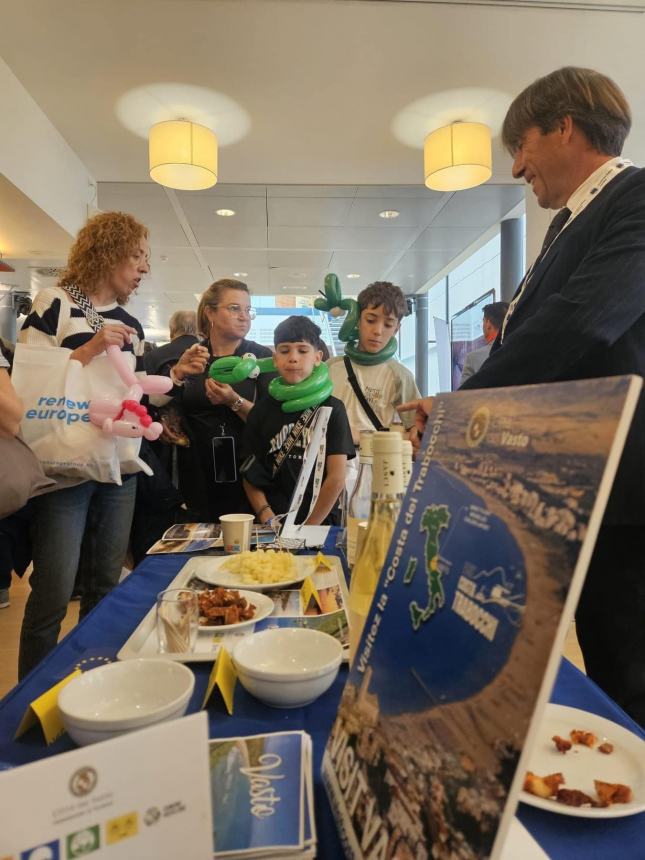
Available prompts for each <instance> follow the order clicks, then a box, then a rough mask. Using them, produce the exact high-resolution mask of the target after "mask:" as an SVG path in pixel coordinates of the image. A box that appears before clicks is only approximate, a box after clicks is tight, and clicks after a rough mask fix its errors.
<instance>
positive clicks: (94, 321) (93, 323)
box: [63, 284, 105, 334]
mask: <svg viewBox="0 0 645 860" xmlns="http://www.w3.org/2000/svg"><path fill="white" fill-rule="evenodd" d="M63 289H64V290H65V292H66V293H67V294H68V295H69V296H71V297H72V298H73V299H74V301H75V302H76V304H77V305H78V306H79V308H80V309H81V310H82V311H83V316H84V317H85V319H86V320H87V324H88V325H89V327H90V328H91V329H92V331H93V332H94V333H95V334H96V333H98V332H99V331H101V329H102V328H103V326H104V324H105V320H104V319H103V317H102V316H101V314H100V313H99V312H98V311H97V310H96V308H95V307H94V305H93V304H92V299H90V298H89V297H88V296H86V295H85V293H84V292H83V291H82V290H79V288H78V287H77V286H76V285H75V284H65V286H64V287H63Z"/></svg>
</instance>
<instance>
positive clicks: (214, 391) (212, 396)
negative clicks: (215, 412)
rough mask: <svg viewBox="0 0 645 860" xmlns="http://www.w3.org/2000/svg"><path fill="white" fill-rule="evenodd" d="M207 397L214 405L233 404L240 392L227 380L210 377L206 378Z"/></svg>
mask: <svg viewBox="0 0 645 860" xmlns="http://www.w3.org/2000/svg"><path fill="white" fill-rule="evenodd" d="M206 397H207V398H208V399H209V400H210V402H211V403H212V404H213V406H232V405H233V404H234V403H235V401H236V400H238V398H239V394H238V393H237V392H236V391H235V390H234V389H233V388H231V386H230V385H228V384H227V383H226V382H217V381H216V380H214V379H210V378H209V379H207V380H206Z"/></svg>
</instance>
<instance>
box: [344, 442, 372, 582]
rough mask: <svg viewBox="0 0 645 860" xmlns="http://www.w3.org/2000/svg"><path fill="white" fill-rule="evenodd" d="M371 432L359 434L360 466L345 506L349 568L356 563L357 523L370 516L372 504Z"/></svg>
mask: <svg viewBox="0 0 645 860" xmlns="http://www.w3.org/2000/svg"><path fill="white" fill-rule="evenodd" d="M373 435H374V433H373V432H372V431H367V430H364V431H363V432H362V433H361V445H360V448H359V452H358V456H359V460H360V465H359V467H358V477H357V478H356V483H355V484H354V489H353V491H352V494H351V496H350V497H349V503H348V505H347V563H348V564H349V566H350V568H351V567H352V566H353V565H354V562H355V561H356V556H357V552H356V530H357V528H358V523H359V522H361V521H362V520H366V519H368V518H369V515H370V506H371V504H372V436H373Z"/></svg>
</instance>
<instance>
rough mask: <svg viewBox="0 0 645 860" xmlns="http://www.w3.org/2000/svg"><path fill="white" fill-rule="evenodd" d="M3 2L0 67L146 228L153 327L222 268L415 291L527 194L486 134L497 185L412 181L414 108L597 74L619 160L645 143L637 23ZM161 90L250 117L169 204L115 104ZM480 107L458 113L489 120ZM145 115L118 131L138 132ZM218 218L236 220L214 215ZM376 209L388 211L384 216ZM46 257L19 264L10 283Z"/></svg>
mask: <svg viewBox="0 0 645 860" xmlns="http://www.w3.org/2000/svg"><path fill="white" fill-rule="evenodd" d="M1 11H2V32H3V40H2V46H1V47H0V52H1V54H2V57H3V59H4V60H5V62H6V63H7V64H8V65H9V66H10V68H11V69H12V71H13V72H14V74H15V75H16V76H17V77H18V79H19V80H20V82H21V83H22V84H23V85H24V86H25V87H26V89H27V90H28V91H29V93H30V94H31V95H32V96H33V98H34V99H35V101H36V102H37V103H38V105H39V106H40V108H41V109H42V110H43V111H44V112H45V113H46V115H47V116H48V117H49V119H50V120H51V122H52V123H53V124H54V125H55V126H56V128H57V129H58V130H59V131H60V132H61V134H62V135H63V137H64V138H65V139H66V141H67V142H68V144H69V145H70V146H71V147H72V149H73V150H74V151H75V152H76V153H77V155H78V156H79V158H80V159H81V160H82V161H83V162H84V163H85V165H86V166H87V168H88V169H89V171H90V172H91V173H92V174H93V175H94V177H95V178H96V180H97V181H98V183H99V185H98V205H99V206H100V207H101V208H103V209H106V208H111V207H115V208H117V207H118V208H122V209H127V210H128V211H132V212H133V213H134V214H135V215H138V216H139V217H140V218H141V219H142V220H143V221H144V222H145V223H146V224H147V225H148V226H149V227H150V229H151V238H152V245H153V251H154V260H153V263H154V269H153V274H152V277H151V278H150V279H149V280H148V281H147V282H146V284H145V286H144V287H143V288H142V290H141V293H142V295H141V297H140V299H139V302H138V304H139V306H140V307H141V308H142V309H143V305H144V304H147V303H152V302H155V308H154V311H155V312H154V317H155V318H157V319H158V320H161V321H163V320H164V319H165V318H166V317H167V315H168V313H169V312H172V310H173V309H175V307H177V306H179V304H183V305H184V306H185V304H186V300H192V294H193V293H195V292H199V291H200V290H201V289H202V288H203V286H204V285H205V284H206V283H208V282H209V281H210V280H211V279H213V278H215V277H220V276H223V275H228V274H232V273H233V272H235V271H246V272H248V273H249V275H248V281H249V283H250V285H251V286H252V288H253V289H254V290H257V291H258V292H278V290H281V288H282V287H283V286H284V285H285V284H291V283H292V282H293V283H294V284H298V283H300V284H306V285H307V286H313V287H314V291H315V290H317V289H318V288H319V286H320V284H321V282H322V277H323V275H324V274H325V272H327V271H329V270H330V269H331V270H332V271H337V273H338V274H339V275H340V276H341V278H343V282H344V285H345V287H346V288H349V286H350V285H351V284H352V282H351V281H346V280H345V278H344V276H345V275H346V274H347V273H349V272H358V273H360V274H361V278H360V279H359V280H358V281H354V284H355V286H356V287H357V288H360V286H362V285H364V284H365V283H368V282H369V280H370V279H373V278H374V277H388V278H390V279H393V280H395V281H398V282H399V283H401V284H402V286H404V288H406V290H408V286H407V281H409V282H410V284H409V290H408V291H412V290H413V289H419V288H420V287H421V286H422V285H423V284H424V283H425V282H427V280H428V277H432V274H433V273H436V272H437V271H439V270H441V269H442V268H443V267H444V266H445V265H446V264H447V263H448V262H449V261H450V260H451V259H454V258H455V257H457V256H458V255H459V253H460V252H461V251H463V250H464V248H466V247H467V246H468V245H469V244H471V243H472V241H473V240H475V239H476V238H477V237H478V236H479V235H481V234H482V233H483V232H484V231H485V230H486V229H487V228H488V226H490V224H491V223H493V222H494V221H495V220H498V219H499V218H500V217H501V216H503V215H504V214H505V213H506V212H507V211H508V210H509V209H511V208H512V207H513V206H514V205H515V203H516V202H517V200H518V199H519V197H521V196H522V193H523V192H522V188H521V186H509V187H504V185H505V183H509V182H510V181H511V177H510V159H509V158H508V156H507V155H506V154H505V153H503V151H502V150H501V149H500V147H499V145H498V143H497V142H496V143H495V145H494V175H493V179H492V180H491V184H490V185H486V186H482V187H481V188H480V189H476V190H474V191H472V192H462V193H460V194H458V195H455V196H452V197H449V196H447V195H437V194H433V193H431V192H429V191H428V190H427V189H425V188H424V187H423V185H422V154H421V149H420V147H421V145H422V139H420V140H418V142H417V144H416V146H410V145H406V144H404V143H402V142H401V140H400V139H399V138H398V137H397V135H396V134H395V131H396V128H397V126H396V122H395V121H396V119H397V117H399V118H400V116H401V114H402V112H404V109H405V108H406V107H408V106H410V105H412V104H413V103H414V104H415V105H417V104H419V103H421V104H423V103H425V102H427V103H428V104H430V103H432V104H443V105H445V104H448V105H450V104H451V99H452V98H453V95H454V100H455V101H456V100H457V95H456V93H455V91H457V92H459V93H463V92H464V91H467V92H469V93H472V92H473V91H475V90H476V89H477V88H480V89H481V90H482V92H485V93H487V94H490V93H491V92H492V93H494V94H497V96H496V104H497V105H498V106H499V104H500V103H503V102H504V100H506V102H507V103H508V102H510V99H511V98H512V96H513V95H514V94H515V93H517V92H518V91H519V90H520V89H521V88H522V87H523V86H525V85H526V84H527V83H529V82H530V81H531V80H533V79H534V78H535V77H537V76H539V75H541V74H544V73H547V72H549V71H551V70H552V69H554V68H557V67H559V66H561V65H565V64H569V63H570V64H575V65H586V66H591V67H595V68H598V69H600V70H601V71H604V72H606V73H608V74H610V75H611V76H612V77H614V78H615V79H616V80H617V81H618V82H619V84H620V85H621V86H622V87H623V89H624V90H625V92H626V94H627V97H628V99H629V100H630V102H631V104H632V107H633V110H634V128H633V131H632V134H631V137H630V139H629V141H628V146H627V148H626V155H627V156H629V157H632V158H634V160H636V161H638V160H639V156H641V160H642V155H643V153H644V152H645V102H644V100H643V97H642V96H643V82H642V63H641V61H640V60H639V59H638V58H639V57H641V56H642V45H643V43H644V42H645V16H643V15H642V14H636V13H618V12H590V11H575V10H571V9H568V10H561V9H542V8H516V7H514V6H512V5H511V4H508V5H506V6H493V7H490V6H473V5H472V4H471V5H434V4H428V3H421V2H416V3H400V2H396V3H391V2H387V0H374V2H365V0H363V2H351V0H101V2H100V3H98V2H95V3H88V2H87V0H56V3H52V2H51V0H2V3H1ZM155 84H174V85H179V87H180V88H181V87H182V86H185V87H190V88H192V89H190V90H186V92H187V93H189V94H191V98H192V97H193V96H192V94H194V93H195V92H196V90H195V89H194V88H196V87H200V88H202V89H204V90H205V92H206V94H207V95H208V97H209V98H210V102H209V104H210V103H222V98H223V97H226V99H227V100H228V101H227V104H228V105H229V107H230V105H231V104H233V105H237V106H238V108H239V111H238V113H243V114H244V115H245V116H246V117H247V118H248V121H249V123H248V130H247V131H246V132H244V129H243V128H242V126H240V127H239V129H238V131H239V133H241V134H243V136H242V137H241V138H239V139H237V141H236V142H233V143H230V144H229V145H225V146H221V148H220V173H219V184H218V185H217V186H216V187H215V189H213V190H212V191H209V192H193V193H174V192H170V193H169V194H167V193H166V192H164V190H163V189H161V188H160V187H158V186H156V185H154V184H153V183H150V182H149V181H148V176H147V147H146V141H145V140H144V139H143V138H142V137H140V136H138V135H137V134H135V133H134V132H133V131H131V130H129V129H128V128H126V127H125V125H124V124H123V123H122V121H121V119H120V118H119V116H120V114H119V111H121V114H122V113H123V105H124V97H126V96H127V95H128V94H129V93H132V92H133V91H135V90H137V89H140V88H142V87H143V88H145V87H148V88H150V87H152V86H153V85H155ZM174 91H175V92H176V86H175V89H174ZM218 94H219V95H218ZM451 94H453V95H451ZM187 98H188V95H187ZM481 98H482V100H483V101H482V103H481V104H479V105H474V104H473V105H470V106H469V105H468V104H461V103H460V104H459V108H460V109H463V111H464V112H465V113H467V111H468V109H469V107H473V108H474V107H477V108H478V109H480V110H481V111H483V112H484V113H485V112H486V110H487V104H488V102H486V100H485V97H484V96H483V95H482V96H481ZM486 98H488V96H486ZM218 99H219V102H218ZM126 101H127V99H126ZM491 103H492V102H491ZM140 104H141V109H140V111H139V115H136V116H134V117H131V120H132V122H131V123H130V125H132V126H133V127H134V126H137V125H139V126H142V127H143V128H145V125H146V122H147V119H146V116H147V115H146V111H147V110H148V108H149V104H148V103H146V101H145V100H144V101H142V102H140ZM184 107H185V109H184V111H183V113H184V115H188V114H190V110H191V104H186V105H185V106H184ZM193 107H194V109H195V110H196V111H197V108H198V107H199V106H198V105H197V104H195V105H194V106H193ZM235 116H237V114H236V113H235V111H231V110H228V112H226V111H224V110H223V109H222V112H221V113H220V114H219V115H218V116H217V117H216V124H217V125H218V127H216V128H215V130H216V131H218V132H219V134H220V137H222V139H229V138H233V139H234V138H235V134H234V133H233V131H234V129H232V127H231V126H232V123H233V120H234V118H235ZM464 118H468V117H466V116H464ZM3 119H4V121H5V122H10V121H11V117H3ZM240 129H241V131H240ZM397 133H398V132H397ZM1 145H2V143H1V138H0V147H1ZM388 186H392V187H388ZM216 204H217V205H216ZM220 207H226V208H232V209H235V211H236V215H235V216H234V217H233V218H229V219H224V218H220V217H218V216H216V215H214V210H215V209H216V208H220ZM384 208H395V209H398V210H399V211H400V212H401V215H400V217H399V218H398V219H396V220H394V221H389V222H385V221H382V219H380V218H378V211H380V210H381V209H384ZM23 245H24V246H25V247H26V248H29V249H32V248H37V247H38V245H36V246H34V244H33V242H32V243H31V244H29V243H23ZM59 246H60V243H59ZM40 247H45V246H40ZM46 247H51V243H50V244H49V245H47V246H46ZM162 256H167V257H168V260H167V262H165V263H162V262H161V259H160V258H161V257H162ZM42 262H43V260H42V259H39V258H38V256H37V255H33V256H32V257H30V258H27V257H25V258H24V259H20V260H19V261H18V263H17V265H16V268H17V269H18V272H17V277H18V276H21V277H22V276H23V275H24V273H25V272H29V271H30V270H29V266H30V265H31V266H33V265H36V264H38V263H40V264H42ZM45 262H55V260H53V259H47V260H46V261H45ZM410 275H412V277H410ZM37 283H39V282H38V281H37V280H36V281H32V284H37ZM303 292H304V291H303ZM151 317H152V315H151Z"/></svg>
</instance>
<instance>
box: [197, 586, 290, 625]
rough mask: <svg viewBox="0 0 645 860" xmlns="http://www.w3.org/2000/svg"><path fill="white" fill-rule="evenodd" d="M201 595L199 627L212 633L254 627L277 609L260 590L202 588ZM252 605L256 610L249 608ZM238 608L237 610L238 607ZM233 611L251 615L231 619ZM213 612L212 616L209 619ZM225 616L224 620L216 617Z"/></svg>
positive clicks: (237, 613) (234, 613)
mask: <svg viewBox="0 0 645 860" xmlns="http://www.w3.org/2000/svg"><path fill="white" fill-rule="evenodd" d="M198 597H199V629H200V630H206V631H208V632H211V633H228V632H229V631H231V630H242V629H243V628H244V627H250V626H251V625H252V624H256V623H257V622H258V621H262V619H263V618H268V616H269V615H271V613H272V612H273V610H274V609H275V604H274V602H273V601H272V600H271V598H270V597H267V596H266V595H265V594H261V593H260V592H258V591H242V590H241V589H223V588H213V589H208V590H207V591H200V592H199V593H198ZM250 608H252V613H251V612H249V609H250ZM236 609H237V612H236V611H235V610H236ZM227 613H228V614H231V615H238V616H240V615H250V617H249V618H243V619H242V620H237V621H229V620H228V618H227ZM209 616H211V617H210V619H209ZM219 617H221V619H222V620H221V622H216V621H215V618H219Z"/></svg>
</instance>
